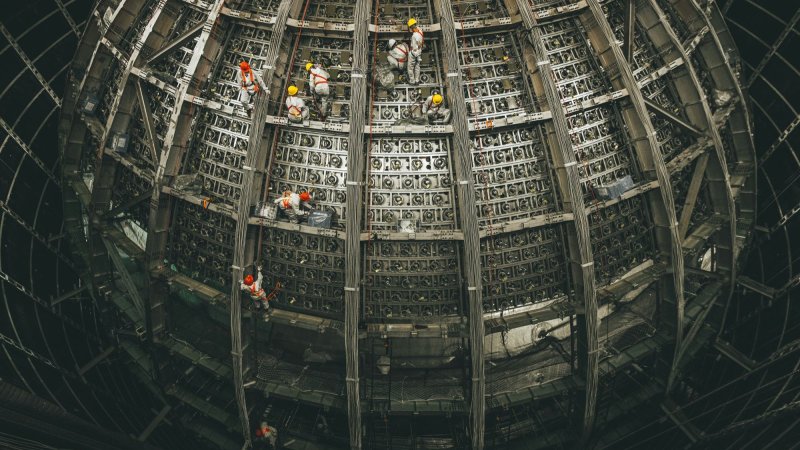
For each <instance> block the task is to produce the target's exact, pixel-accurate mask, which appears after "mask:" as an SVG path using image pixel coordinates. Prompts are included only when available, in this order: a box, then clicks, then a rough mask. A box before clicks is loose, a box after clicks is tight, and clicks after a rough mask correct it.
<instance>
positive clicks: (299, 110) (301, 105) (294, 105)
mask: <svg viewBox="0 0 800 450" xmlns="http://www.w3.org/2000/svg"><path fill="white" fill-rule="evenodd" d="M286 93H287V94H289V95H288V96H287V97H286V114H287V115H288V117H289V122H294V123H301V122H303V121H304V120H306V119H308V108H307V107H306V102H304V101H303V99H302V98H300V97H298V96H297V86H295V85H292V86H289V88H288V89H286Z"/></svg>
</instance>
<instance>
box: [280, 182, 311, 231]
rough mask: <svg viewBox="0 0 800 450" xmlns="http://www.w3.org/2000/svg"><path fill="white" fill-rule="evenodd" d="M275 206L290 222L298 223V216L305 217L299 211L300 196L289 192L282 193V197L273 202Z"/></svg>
mask: <svg viewBox="0 0 800 450" xmlns="http://www.w3.org/2000/svg"><path fill="white" fill-rule="evenodd" d="M275 204H276V205H278V209H280V210H281V211H283V213H284V214H285V215H286V217H288V218H289V221H290V222H294V223H299V222H300V216H303V215H305V213H304V212H303V211H302V210H301V209H300V196H299V195H297V194H295V193H294V192H292V191H291V190H288V189H287V190H285V191H283V196H281V197H278V198H277V199H276V200H275Z"/></svg>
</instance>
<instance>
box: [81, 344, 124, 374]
mask: <svg viewBox="0 0 800 450" xmlns="http://www.w3.org/2000/svg"><path fill="white" fill-rule="evenodd" d="M116 349H117V348H116V347H114V346H110V347H108V348H106V349H105V350H103V351H102V352H100V353H99V354H97V356H95V357H94V358H92V360H91V361H89V362H87V363H86V364H84V365H83V366H81V368H79V369H78V375H80V376H83V375H85V374H86V372H88V371H90V370H92V369H93V368H94V367H95V366H96V365H98V364H100V363H101V362H103V360H104V359H106V358H108V357H109V356H111V354H112V353H114V351H115V350H116Z"/></svg>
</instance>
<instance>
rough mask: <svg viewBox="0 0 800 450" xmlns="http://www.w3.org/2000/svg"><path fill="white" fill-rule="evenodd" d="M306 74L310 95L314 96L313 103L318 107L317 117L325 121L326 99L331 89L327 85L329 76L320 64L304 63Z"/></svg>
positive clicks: (326, 111)
mask: <svg viewBox="0 0 800 450" xmlns="http://www.w3.org/2000/svg"><path fill="white" fill-rule="evenodd" d="M306 72H308V84H309V86H311V95H313V96H314V101H315V102H316V103H317V106H318V107H319V115H320V116H321V118H322V120H325V116H327V115H328V97H329V96H330V95H331V88H330V86H329V85H328V79H329V78H330V77H331V76H330V75H329V74H328V72H327V71H326V70H325V69H323V68H322V64H314V63H312V62H308V63H306Z"/></svg>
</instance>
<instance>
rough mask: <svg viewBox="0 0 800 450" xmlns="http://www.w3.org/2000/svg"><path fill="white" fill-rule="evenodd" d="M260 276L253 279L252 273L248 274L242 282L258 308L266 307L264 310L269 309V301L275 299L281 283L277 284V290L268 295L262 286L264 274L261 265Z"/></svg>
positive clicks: (245, 290) (244, 289) (242, 287)
mask: <svg viewBox="0 0 800 450" xmlns="http://www.w3.org/2000/svg"><path fill="white" fill-rule="evenodd" d="M257 270H258V278H257V279H255V280H254V279H253V276H252V275H246V276H245V277H244V280H243V281H242V284H241V289H242V290H243V291H244V292H246V293H247V294H249V295H250V298H251V299H253V302H254V303H255V306H256V309H261V308H264V311H266V310H267V309H269V301H270V300H272V299H274V298H275V296H276V294H277V291H278V289H280V283H278V284H276V285H275V290H274V291H273V292H271V293H270V294H269V295H267V293H266V292H264V288H263V287H262V286H261V283H262V282H263V281H264V275H263V274H262V273H261V266H258V269H257Z"/></svg>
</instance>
